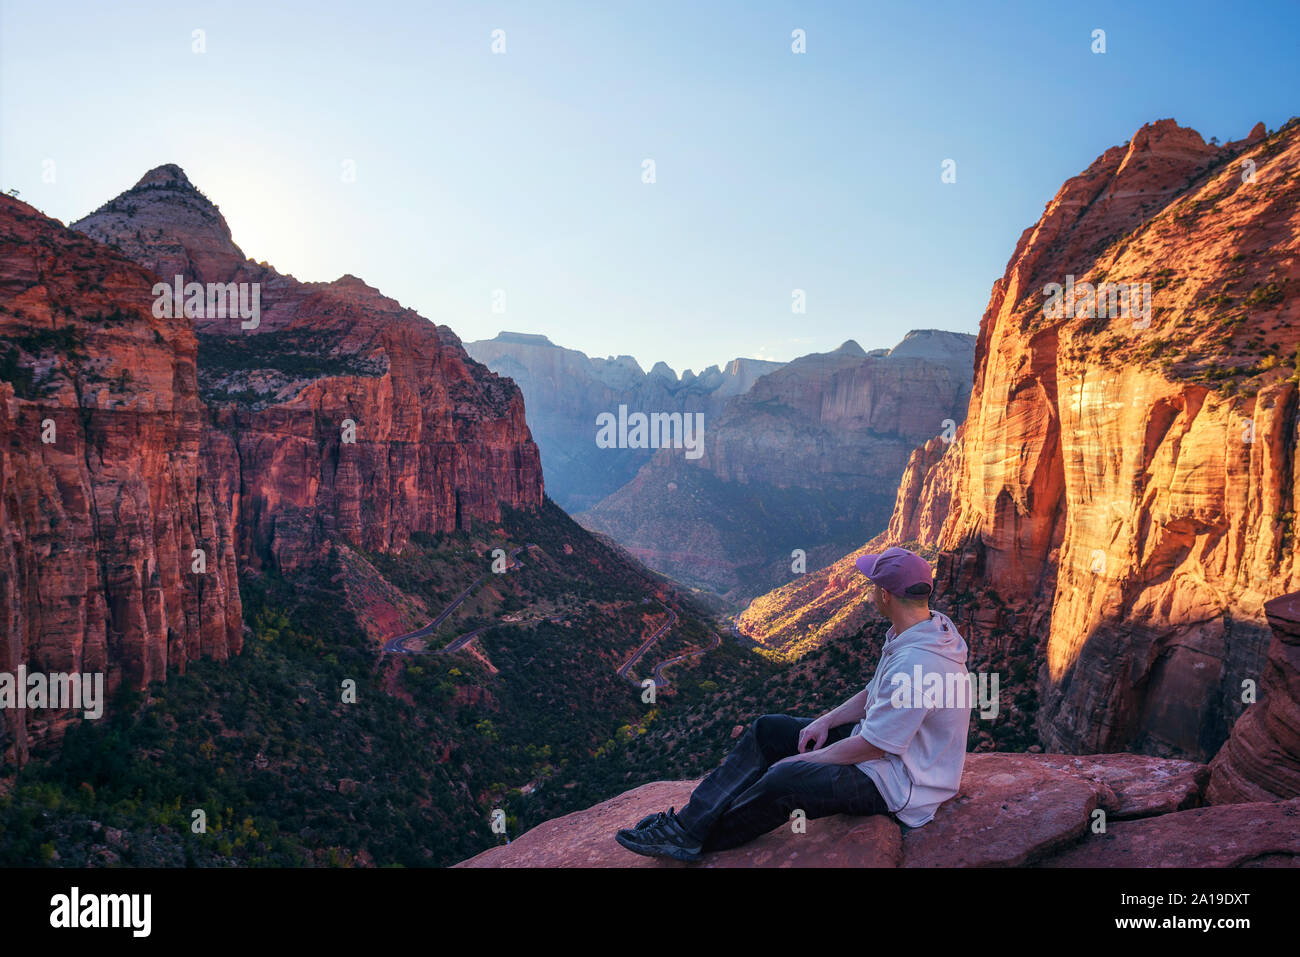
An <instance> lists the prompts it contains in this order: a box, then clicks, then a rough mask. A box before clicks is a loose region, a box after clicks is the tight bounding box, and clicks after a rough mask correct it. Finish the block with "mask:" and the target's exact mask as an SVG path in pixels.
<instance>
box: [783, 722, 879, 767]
mask: <svg viewBox="0 0 1300 957" xmlns="http://www.w3.org/2000/svg"><path fill="white" fill-rule="evenodd" d="M832 713H834V712H832ZM841 723H842V722H841ZM884 756H885V752H884V751H882V750H880V748H878V747H876V746H875V745H874V744H872V743H871V742H870V741H868V740H867V739H866V738H864V737H863V736H862V735H860V734H851V735H849V736H848V737H847V738H844V739H843V740H841V741H836V742H835V743H834V744H832V745H831V746H830V747H827V748H821V749H820V750H817V751H807V752H805V753H803V754H792V755H790V756H789V757H788V758H782V759H781V760H780V761H777V762H775V763H774V764H773V765H772V766H773V767H775V766H776V765H777V764H784V763H785V762H787V761H810V762H812V763H813V764H858V763H860V762H862V761H874V760H876V759H877V758H883V757H884Z"/></svg>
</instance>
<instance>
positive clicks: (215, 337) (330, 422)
mask: <svg viewBox="0 0 1300 957" xmlns="http://www.w3.org/2000/svg"><path fill="white" fill-rule="evenodd" d="M73 228H75V229H77V230H79V231H81V232H83V233H85V234H86V235H88V236H91V237H93V238H95V239H97V240H99V241H101V242H105V243H111V244H114V245H115V246H117V247H118V248H120V249H121V250H122V251H123V252H124V253H125V254H126V255H127V256H129V257H130V258H131V259H133V260H135V261H136V262H138V263H140V264H141V265H143V266H145V267H146V268H148V269H150V270H152V271H153V272H154V273H156V274H158V275H159V276H161V277H162V278H163V279H164V280H165V281H167V282H168V283H171V282H173V281H174V277H175V276H177V275H179V276H182V277H183V279H184V282H185V283H189V282H196V283H200V284H202V285H203V286H204V287H205V289H206V288H208V285H209V284H223V285H224V284H231V283H233V284H237V285H245V286H247V287H252V286H254V285H256V287H257V289H258V301H259V302H260V307H261V312H260V316H259V317H258V319H257V321H256V323H255V324H254V323H252V322H245V321H242V320H241V318H240V317H231V316H230V315H229V314H226V315H220V314H217V312H214V311H213V310H212V309H206V310H205V311H204V312H203V313H202V314H200V315H198V316H195V317H194V325H195V328H196V329H197V331H198V334H199V380H200V384H201V386H202V391H203V397H204V399H205V400H206V401H207V403H208V405H209V406H210V409H211V412H210V414H209V419H208V423H209V427H208V428H207V430H206V431H205V433H204V438H203V452H204V457H205V459H206V461H207V463H208V466H209V469H210V471H211V472H212V474H213V476H214V480H215V481H216V483H217V490H216V492H217V495H218V497H219V498H220V500H221V501H222V503H223V504H224V505H226V507H227V508H228V509H229V511H230V513H231V514H232V515H234V516H235V517H236V528H237V530H238V548H239V557H240V561H241V563H246V564H249V565H251V566H253V567H258V566H261V565H263V564H265V563H271V564H273V565H274V566H275V567H278V568H280V569H283V570H293V569H294V568H297V567H299V566H300V565H302V564H304V563H307V562H310V561H312V560H313V559H314V557H316V556H317V555H318V554H319V553H320V552H321V550H322V549H325V548H328V547H329V545H330V544H331V543H333V542H335V541H343V542H346V543H348V544H351V545H353V546H356V547H359V548H361V549H365V550H370V551H380V552H383V551H396V550H400V549H401V548H402V547H403V546H404V545H405V544H406V542H407V541H409V540H410V537H411V535H412V534H414V533H418V532H425V533H435V532H447V531H451V530H454V529H458V528H465V527H467V524H468V523H469V522H470V521H471V520H474V519H478V520H482V521H497V520H499V518H500V514H501V513H500V509H501V506H502V505H503V504H505V505H510V506H514V507H535V506H538V505H540V504H541V501H542V497H543V485H542V470H541V462H540V459H539V456H538V450H537V446H536V444H535V443H534V442H533V440H532V437H531V435H530V433H529V430H528V426H527V424H526V422H525V414H524V404H523V398H522V396H521V395H520V393H519V390H518V389H517V388H515V386H514V384H513V383H511V382H510V381H509V380H508V379H504V378H501V377H500V376H497V375H496V374H494V373H492V372H490V371H489V370H487V369H485V368H484V367H483V366H481V365H479V364H478V363H476V362H474V361H473V360H471V359H470V358H469V357H468V356H467V354H466V353H465V350H464V349H463V348H462V346H461V344H460V340H459V339H458V338H457V337H456V336H455V334H454V333H452V331H451V330H450V329H448V328H447V327H446V326H437V325H435V324H433V323H432V322H429V321H428V320H426V319H424V318H422V317H421V316H419V315H418V314H417V313H415V312H414V311H412V310H410V309H405V308H403V307H402V306H400V305H399V304H398V303H397V302H395V301H394V300H392V299H389V298H387V297H385V296H383V295H382V294H381V293H380V292H379V291H378V290H376V289H374V288H373V287H371V286H368V285H366V284H365V283H364V282H362V281H361V280H360V279H357V278H355V277H353V276H344V277H342V278H340V279H338V280H335V281H334V282H329V283H306V282H300V281H298V280H296V279H294V278H293V277H291V276H285V275H281V274H280V273H278V272H276V270H274V269H273V268H271V267H270V266H268V265H266V264H265V263H255V262H253V261H252V260H251V259H248V258H246V257H245V256H244V254H243V253H242V252H241V251H240V249H239V248H238V247H237V246H236V245H235V244H234V242H233V240H232V239H231V235H230V229H229V227H228V226H227V225H226V222H225V220H224V219H223V218H222V216H221V214H220V212H219V210H218V209H217V208H216V207H215V206H214V205H212V203H211V202H209V201H208V200H207V198H206V197H204V196H203V194H202V193H200V192H199V191H198V190H197V189H195V188H194V186H193V185H192V184H191V183H190V182H189V180H188V179H187V178H186V176H185V174H184V172H182V171H181V170H180V168H179V167H176V166H162V167H159V168H157V169H155V170H152V171H150V172H149V173H147V174H146V175H145V176H144V177H143V178H142V179H141V180H140V182H139V183H137V184H136V185H135V186H134V187H133V188H132V189H130V190H128V191H127V192H125V193H123V194H122V195H120V196H118V197H116V198H115V199H113V200H112V201H111V202H109V203H107V204H105V205H104V206H103V207H101V208H100V209H99V210H96V211H95V212H94V213H92V214H91V215H90V216H87V217H86V218H84V219H82V220H80V221H79V222H77V223H75V224H73ZM249 298H251V297H249ZM246 326H247V328H246Z"/></svg>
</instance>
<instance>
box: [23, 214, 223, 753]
mask: <svg viewBox="0 0 1300 957" xmlns="http://www.w3.org/2000/svg"><path fill="white" fill-rule="evenodd" d="M153 282H154V278H153V277H152V276H151V275H150V274H149V273H148V272H146V271H145V270H144V269H141V268H140V267H139V266H137V265H136V264H134V263H132V262H129V261H128V260H127V259H125V258H124V257H122V256H121V255H119V254H117V253H114V252H113V251H112V250H110V249H107V248H105V247H103V246H101V245H99V244H98V243H94V242H92V241H90V240H88V239H86V238H85V237H83V236H80V235H78V234H77V233H74V232H72V231H70V230H68V229H65V228H64V227H63V226H62V225H61V224H59V223H58V222H56V221H55V220H52V219H48V218H46V217H44V216H42V215H40V214H39V213H37V212H36V211H35V210H33V209H32V208H31V207H30V206H27V205H26V204H25V203H21V202H19V201H17V200H15V199H12V198H9V197H4V196H0V355H3V356H4V358H5V362H6V365H7V367H8V368H9V369H10V370H11V372H10V376H11V378H10V381H0V529H2V531H0V613H2V614H3V616H4V639H3V641H0V671H6V672H13V671H14V670H15V669H16V668H17V667H18V666H19V665H24V664H25V665H26V666H27V667H28V669H29V670H32V671H43V672H104V673H105V691H106V693H107V692H111V691H112V690H114V689H116V688H117V687H118V686H119V685H121V684H123V683H125V684H127V685H129V686H131V687H134V688H141V687H143V686H144V685H146V684H147V683H148V682H149V681H152V680H156V679H160V678H163V677H164V676H165V674H166V670H167V669H168V668H169V667H177V668H180V669H182V670H183V669H184V668H185V665H186V663H187V662H189V661H193V660H195V659H197V658H199V657H213V658H219V659H224V658H226V657H228V656H229V655H232V654H235V653H237V652H238V651H239V649H240V647H241V644H242V640H243V632H242V621H241V609H240V602H239V588H238V582H237V579H236V570H235V559H234V549H233V535H232V531H231V527H230V521H229V518H228V514H227V511H226V508H225V504H224V502H223V501H221V500H220V499H216V500H214V497H213V487H214V483H213V482H212V481H211V480H210V478H209V476H208V473H207V471H206V469H205V468H204V463H203V461H202V459H201V457H200V436H201V432H202V429H203V415H204V409H203V405H202V403H201V402H200V400H199V396H198V387H197V382H196V378H195V367H194V361H195V338H194V333H193V331H192V329H191V328H190V325H189V323H188V322H187V321H185V320H179V321H177V320H168V319H155V318H154V317H153V314H152V311H151V306H152V296H151V295H150V287H151V285H152V283H153ZM47 419H48V420H52V421H53V423H54V426H55V433H54V436H55V438H56V441H54V442H53V443H51V444H45V443H43V442H42V440H41V434H42V423H43V422H44V421H45V420H47ZM196 548H199V549H202V550H203V552H204V562H205V566H206V570H205V571H204V572H203V573H202V574H196V573H195V572H194V571H193V570H192V569H193V567H194V558H193V555H192V552H193V550H194V549H196ZM79 714H80V712H79V711H76V712H72V713H68V712H55V713H50V712H44V711H29V710H17V709H14V710H8V709H6V710H5V711H4V724H3V727H2V728H0V743H2V744H3V750H4V751H5V753H6V754H7V755H9V756H10V757H13V758H15V759H17V760H19V761H21V760H24V759H25V757H26V755H27V752H28V748H29V746H30V745H31V744H32V743H35V742H36V741H39V740H41V739H43V738H46V737H57V736H58V735H59V733H60V731H61V729H62V727H63V726H64V724H65V723H66V722H67V721H68V720H70V719H71V718H73V717H74V716H79Z"/></svg>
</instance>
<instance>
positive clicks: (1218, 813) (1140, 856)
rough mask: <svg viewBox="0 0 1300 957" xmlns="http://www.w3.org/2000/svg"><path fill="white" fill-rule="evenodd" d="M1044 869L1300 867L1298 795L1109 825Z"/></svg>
mask: <svg viewBox="0 0 1300 957" xmlns="http://www.w3.org/2000/svg"><path fill="white" fill-rule="evenodd" d="M1043 866H1045V867H1300V798H1294V799H1292V800H1290V801H1284V802H1274V803H1255V804H1231V805H1224V806H1221V807H1202V808H1194V809H1192V810H1190V811H1179V812H1177V813H1176V814H1164V815H1161V816H1159V817H1151V818H1146V819H1144V820H1141V821H1120V822H1119V823H1117V824H1112V825H1108V826H1107V828H1106V832H1105V833H1104V834H1093V833H1091V832H1089V833H1088V835H1087V836H1086V837H1085V838H1084V839H1083V840H1082V841H1080V842H1079V844H1078V846H1076V847H1073V848H1070V849H1069V850H1067V851H1064V852H1062V853H1060V854H1058V855H1056V856H1055V857H1053V858H1051V859H1050V860H1048V861H1046V862H1044V864H1043Z"/></svg>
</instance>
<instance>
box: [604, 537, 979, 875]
mask: <svg viewBox="0 0 1300 957" xmlns="http://www.w3.org/2000/svg"><path fill="white" fill-rule="evenodd" d="M856 564H857V567H858V570H859V571H861V572H862V573H863V574H864V575H865V576H866V577H867V580H868V581H870V582H871V583H872V585H873V586H874V587H873V589H872V600H873V602H874V604H875V606H876V609H877V610H878V611H879V612H880V613H881V614H882V615H884V616H885V617H886V618H888V619H889V620H890V621H891V622H892V626H891V627H890V629H889V631H888V632H887V633H886V635H885V644H884V647H883V649H882V650H881V655H880V664H879V665H878V666H877V667H876V673H875V675H874V676H873V677H872V679H871V682H870V683H869V684H868V685H867V686H866V688H864V689H863V690H862V691H859V692H858V693H857V694H855V695H854V696H853V697H852V698H849V700H848V701H845V702H844V703H843V704H842V705H840V706H839V707H838V708H836V709H834V710H833V711H829V712H827V713H826V714H824V715H822V716H821V717H820V718H796V717H792V716H790V715H785V714H765V715H763V716H762V717H760V718H758V719H757V720H755V721H754V723H753V724H751V725H750V726H749V728H748V729H747V730H746V731H745V733H744V734H743V735H742V736H741V738H740V740H739V741H738V742H737V743H736V747H735V748H734V749H733V750H732V752H731V753H730V754H728V755H727V757H726V758H725V759H724V760H723V762H722V764H720V765H719V766H718V767H717V768H716V769H715V770H714V771H713V772H711V773H710V774H709V775H708V777H706V778H705V779H704V780H703V781H701V782H700V784H699V786H698V787H697V788H696V789H695V791H694V792H693V793H692V794H691V799H690V802H689V803H688V804H687V805H686V807H684V808H682V810H681V811H679V812H674V810H673V809H672V808H669V809H668V810H667V811H666V812H665V811H660V812H658V813H656V814H651V815H650V816H648V817H645V818H642V819H641V821H639V822H638V823H637V825H636V826H635V827H632V828H624V829H622V830H620V831H619V832H618V834H617V835H616V840H617V841H618V842H619V843H620V844H622V845H623V846H624V847H626V848H627V849H628V850H631V851H635V852H636V853H638V854H644V855H647V856H652V857H671V858H676V859H677V860H679V861H694V860H698V859H699V858H700V855H701V854H702V853H703V852H706V851H720V850H725V849H727V848H730V847H736V846H738V845H740V844H744V843H746V842H747V841H752V840H753V839H754V838H756V837H758V836H759V835H760V834H765V833H767V832H768V831H770V830H772V829H773V828H774V827H777V826H779V825H781V824H784V823H786V822H787V821H789V820H790V817H791V814H792V813H793V812H794V811H796V810H802V811H803V813H804V815H805V816H806V817H807V818H810V819H811V818H818V817H825V816H827V815H830V814H890V815H892V816H893V817H894V819H895V820H897V821H899V822H900V823H902V824H905V825H907V826H908V827H920V826H921V825H923V824H925V823H927V822H928V821H930V820H931V819H932V818H933V817H934V812H935V809H936V808H937V807H938V806H939V805H940V804H942V803H943V802H944V801H946V800H948V799H949V798H951V797H953V796H954V795H955V794H956V793H957V789H958V787H959V786H960V784H961V772H962V767H963V766H964V764H965V762H966V734H967V730H968V728H969V725H970V709H971V706H972V703H973V702H972V701H971V700H970V698H969V678H968V675H967V671H966V651H967V649H966V642H965V641H964V640H963V639H962V637H961V635H959V634H958V633H957V628H956V626H955V625H954V624H953V623H952V621H951V620H949V619H948V617H947V616H945V615H943V614H941V613H940V612H937V611H931V610H930V607H929V595H930V593H931V591H933V589H934V575H933V573H932V571H931V569H930V564H929V562H927V561H926V560H925V559H924V558H922V557H921V556H920V555H917V554H916V553H915V552H910V551H908V550H907V549H905V548H889V549H886V550H885V551H883V552H881V553H880V554H878V555H863V556H861V557H860V558H858V560H857V563H856ZM935 676H937V677H935ZM917 681H921V682H922V686H921V687H919V688H915V690H914V689H913V685H914V683H915V682H917ZM939 682H941V683H939ZM936 688H938V689H942V690H940V691H938V693H935V689H936ZM954 689H955V692H956V693H955V694H954Z"/></svg>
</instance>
